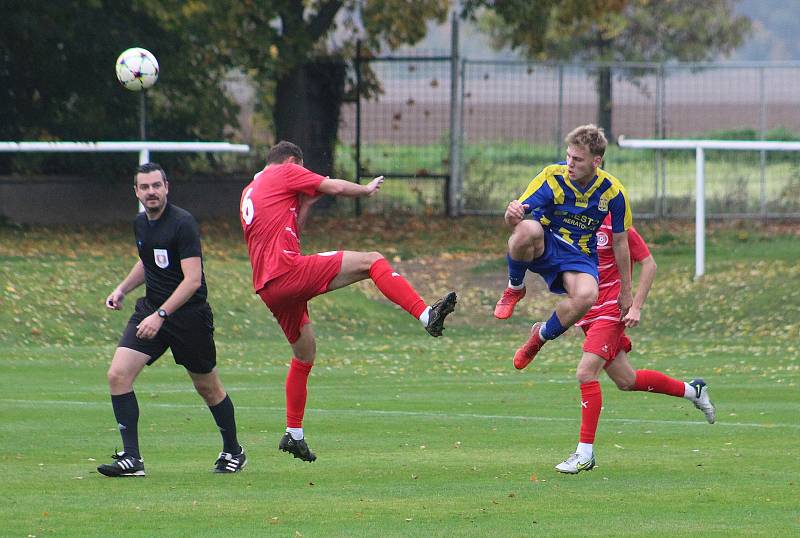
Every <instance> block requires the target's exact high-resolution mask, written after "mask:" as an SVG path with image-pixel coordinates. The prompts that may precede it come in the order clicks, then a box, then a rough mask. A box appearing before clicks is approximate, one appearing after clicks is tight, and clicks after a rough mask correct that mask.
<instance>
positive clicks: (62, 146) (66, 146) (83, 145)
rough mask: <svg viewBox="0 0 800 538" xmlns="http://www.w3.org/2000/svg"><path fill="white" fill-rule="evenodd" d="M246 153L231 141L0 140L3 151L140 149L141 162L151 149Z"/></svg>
mask: <svg viewBox="0 0 800 538" xmlns="http://www.w3.org/2000/svg"><path fill="white" fill-rule="evenodd" d="M151 151H156V152H172V153H175V152H187V153H201V152H206V151H208V152H235V153H247V152H248V151H250V146H248V145H247V144H231V143H229V142H149V141H146V140H143V141H139V142H0V152H10V153H134V152H138V153H139V164H144V163H146V162H148V161H149V160H150V152H151Z"/></svg>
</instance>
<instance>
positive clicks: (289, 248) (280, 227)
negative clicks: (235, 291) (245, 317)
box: [239, 163, 325, 291]
mask: <svg viewBox="0 0 800 538" xmlns="http://www.w3.org/2000/svg"><path fill="white" fill-rule="evenodd" d="M324 179H325V178H324V177H322V176H321V175H319V174H315V173H314V172H312V171H310V170H307V169H306V168H303V167H302V166H299V165H297V164H293V163H285V164H272V165H269V166H267V167H266V168H264V170H262V171H261V172H259V173H258V174H256V175H255V177H254V178H253V181H251V182H250V184H248V185H247V186H246V187H245V188H244V191H242V199H241V204H240V206H239V207H240V210H241V211H240V214H239V217H240V220H241V223H242V230H243V231H244V238H245V241H247V251H248V253H249V254H250V265H251V266H252V267H253V287H254V288H255V291H258V290H260V289H261V288H263V287H264V285H265V284H266V283H267V282H269V281H270V280H272V279H274V278H275V277H278V276H280V275H282V274H284V273H286V272H287V271H289V270H290V269H291V268H292V266H293V263H294V259H295V258H296V257H297V256H300V252H301V251H300V234H299V233H298V231H297V212H298V210H299V208H300V195H305V196H315V195H316V194H317V188H318V187H319V186H320V184H321V183H322V182H323V181H324Z"/></svg>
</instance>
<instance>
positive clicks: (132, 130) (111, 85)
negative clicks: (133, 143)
mask: <svg viewBox="0 0 800 538" xmlns="http://www.w3.org/2000/svg"><path fill="white" fill-rule="evenodd" d="M159 4H160V3H159V2H157V1H155V0H134V1H132V2H116V1H103V0H63V1H59V2H52V1H49V0H26V1H25V2H19V1H15V0H0V140H85V141H92V140H137V139H138V138H139V113H138V110H139V99H138V97H139V96H138V94H135V93H133V92H129V91H127V90H124V89H123V88H122V87H121V86H120V85H119V83H118V82H117V81H116V78H115V75H114V61H115V60H116V58H117V55H118V54H119V53H120V52H122V51H123V50H124V49H126V48H128V47H131V46H143V47H145V48H148V49H149V50H150V51H151V52H153V53H154V54H155V55H156V57H157V58H158V60H159V63H160V66H161V75H162V76H161V78H160V80H159V82H158V83H157V84H156V85H155V87H153V88H152V89H150V90H148V138H151V139H162V140H186V139H217V138H219V137H221V136H222V135H223V129H224V127H225V125H226V124H229V123H231V122H232V116H233V112H234V107H233V106H232V104H231V103H230V101H229V100H228V99H227V97H226V96H225V94H224V91H223V88H222V86H221V84H219V81H220V80H221V79H222V76H223V74H224V72H225V69H227V67H226V66H225V65H224V63H220V62H217V61H216V60H215V59H214V58H213V56H214V51H213V49H212V47H213V43H207V42H204V41H198V40H195V39H193V38H194V35H195V34H193V33H192V32H191V31H189V30H191V28H188V29H186V28H184V27H182V26H179V25H176V24H173V23H174V21H173V19H171V18H170V17H171V16H170V15H169V11H164V10H162V9H161V8H160V7H159ZM159 158H161V157H159ZM185 158H186V157H185V156H184V157H167V156H165V159H164V160H165V161H167V162H172V163H175V164H176V166H177V164H178V163H181V162H182V161H183V159H185ZM134 162H135V161H132V160H131V157H130V156H129V155H128V156H120V155H114V154H53V153H48V154H35V155H13V154H0V173H4V174H7V173H11V172H59V173H68V172H79V173H83V174H89V175H95V176H101V177H106V178H108V177H114V176H115V175H119V174H125V175H128V174H131V172H132V171H131V168H132V166H133V164H134ZM165 164H167V163H165Z"/></svg>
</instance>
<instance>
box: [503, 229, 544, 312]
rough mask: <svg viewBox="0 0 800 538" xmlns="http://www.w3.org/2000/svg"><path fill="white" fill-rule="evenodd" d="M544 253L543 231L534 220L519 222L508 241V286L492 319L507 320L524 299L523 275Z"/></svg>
mask: <svg viewBox="0 0 800 538" xmlns="http://www.w3.org/2000/svg"><path fill="white" fill-rule="evenodd" d="M543 252H544V229H543V228H542V225H541V224H540V223H539V222H538V221H535V220H523V221H521V222H519V223H518V224H517V225H516V226H515V227H514V230H513V231H512V232H511V237H509V239H508V254H507V255H506V262H507V263H508V286H507V287H506V289H505V290H504V291H503V296H502V297H500V300H499V301H497V304H496V305H495V307H494V317H496V318H498V319H508V318H510V317H511V315H512V314H513V313H514V307H515V306H516V305H517V303H518V302H519V301H520V300H521V299H522V298H523V297H525V273H526V272H527V270H528V266H529V265H530V263H531V262H532V261H533V260H534V259H536V258H538V257H540V256H541V255H542V253H543Z"/></svg>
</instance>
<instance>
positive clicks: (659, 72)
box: [653, 64, 664, 218]
mask: <svg viewBox="0 0 800 538" xmlns="http://www.w3.org/2000/svg"><path fill="white" fill-rule="evenodd" d="M663 81H664V64H659V66H658V68H657V69H656V132H655V133H654V136H655V138H664V88H663ZM654 164H655V170H653V180H654V185H653V212H654V213H655V216H656V218H659V217H661V216H662V207H661V205H662V202H661V199H660V198H659V196H658V192H659V188H658V187H659V179H660V176H661V173H662V168H663V166H664V151H663V150H660V149H657V150H656V153H655V163H654Z"/></svg>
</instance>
